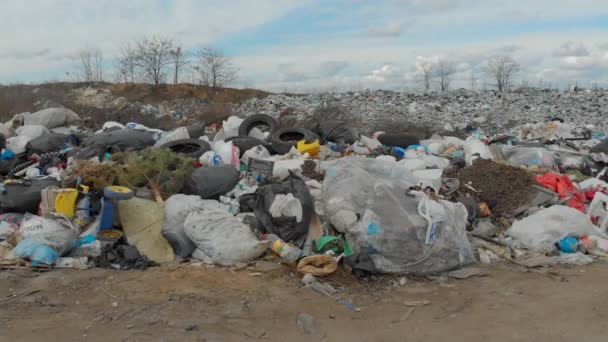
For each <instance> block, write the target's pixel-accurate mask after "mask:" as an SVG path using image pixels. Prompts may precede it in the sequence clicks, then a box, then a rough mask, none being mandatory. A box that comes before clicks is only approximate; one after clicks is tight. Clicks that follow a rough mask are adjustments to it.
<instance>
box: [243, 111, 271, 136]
mask: <svg viewBox="0 0 608 342" xmlns="http://www.w3.org/2000/svg"><path fill="white" fill-rule="evenodd" d="M261 125H264V126H268V132H269V134H268V138H267V140H268V139H270V137H272V135H273V134H274V132H275V131H276V130H277V129H278V128H279V123H278V122H277V120H276V119H275V118H273V117H272V116H270V115H266V114H254V115H252V116H248V117H246V118H245V120H243V122H242V123H241V125H240V126H239V136H240V137H248V136H249V132H251V130H252V129H253V128H254V127H257V126H261Z"/></svg>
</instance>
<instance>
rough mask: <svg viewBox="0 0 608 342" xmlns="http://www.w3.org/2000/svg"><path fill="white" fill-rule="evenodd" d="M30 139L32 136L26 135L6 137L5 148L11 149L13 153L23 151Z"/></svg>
mask: <svg viewBox="0 0 608 342" xmlns="http://www.w3.org/2000/svg"><path fill="white" fill-rule="evenodd" d="M30 140H32V138H30V137H26V136H19V137H12V138H8V139H6V148H7V149H9V150H11V151H13V152H14V153H15V154H21V153H24V152H25V147H26V146H27V143H28V142H30Z"/></svg>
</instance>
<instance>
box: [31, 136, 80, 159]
mask: <svg viewBox="0 0 608 342" xmlns="http://www.w3.org/2000/svg"><path fill="white" fill-rule="evenodd" d="M68 137H69V135H65V134H58V133H48V134H45V135H43V136H40V137H37V138H34V139H32V140H30V141H29V142H28V143H27V145H26V147H25V148H26V150H27V154H28V155H31V154H34V153H37V154H43V153H48V152H57V151H61V149H63V147H64V146H65V145H66V144H67V143H68V141H69V139H68Z"/></svg>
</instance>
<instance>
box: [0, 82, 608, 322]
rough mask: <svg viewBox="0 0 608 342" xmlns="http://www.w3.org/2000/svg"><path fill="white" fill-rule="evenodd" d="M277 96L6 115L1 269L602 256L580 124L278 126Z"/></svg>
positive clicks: (441, 270)
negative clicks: (132, 111)
mask: <svg viewBox="0 0 608 342" xmlns="http://www.w3.org/2000/svg"><path fill="white" fill-rule="evenodd" d="M377 95H378V93H376V94H372V93H367V94H354V93H353V94H350V95H344V96H346V97H349V99H347V100H345V99H342V98H337V99H336V97H335V96H334V100H338V101H341V102H342V103H345V102H350V101H351V100H352V99H353V98H354V99H355V100H357V99H359V98H361V97H365V96H367V97H369V96H377ZM465 95H466V94H460V96H461V97H462V100H460V99H459V100H458V101H460V102H462V103H467V101H470V100H469V99H468V97H465ZM588 95H589V94H586V93H583V94H574V95H564V96H573V97H576V96H578V97H585V96H588ZM332 96H333V95H332ZM383 96H384V98H383V99H382V101H385V102H386V101H387V100H386V97H387V96H388V97H389V98H392V97H394V98H395V100H398V99H399V96H402V95H399V94H398V93H395V94H392V93H383ZM412 96H413V95H412ZM453 96H459V95H458V92H455V93H454V95H453ZM487 96H493V95H487ZM521 96H524V95H521ZM589 96H590V95H589ZM287 99H288V97H287V96H285V95H272V96H269V97H267V98H266V99H264V100H257V99H255V100H250V101H249V102H246V103H245V104H243V105H242V106H241V108H240V114H239V116H231V117H229V118H227V119H226V120H223V122H221V123H219V124H218V125H210V126H207V125H205V124H203V123H200V124H191V125H184V126H182V127H178V128H175V129H173V130H170V131H165V130H160V129H156V128H151V127H146V126H144V125H142V124H139V123H135V122H125V123H118V122H106V123H105V124H103V126H102V127H101V129H99V130H96V131H94V130H89V129H85V128H82V126H80V123H81V119H80V116H79V115H78V114H77V113H75V112H73V111H71V110H69V109H66V108H59V107H58V108H47V109H44V110H41V111H39V112H35V113H31V114H30V113H24V114H18V115H16V116H15V117H14V118H13V119H12V120H10V121H9V122H7V123H5V124H3V125H2V137H3V139H0V140H1V141H3V142H5V143H4V145H3V146H2V153H1V155H0V174H1V175H2V176H3V181H2V183H1V184H0V246H2V248H0V251H2V255H0V259H1V261H0V269H3V270H10V269H13V268H17V267H19V268H22V267H24V266H25V267H27V268H30V269H33V270H38V271H49V270H52V269H53V268H54V267H57V266H58V265H61V267H66V266H67V267H70V266H72V267H74V268H78V269H82V268H90V267H100V268H110V269H116V270H128V269H139V270H145V269H146V268H148V267H155V266H157V265H162V264H164V263H172V262H197V263H202V264H208V265H216V266H220V267H234V266H236V265H241V264H243V263H250V262H254V261H256V260H258V259H260V258H262V257H274V258H276V259H277V260H280V262H281V263H283V264H284V265H285V267H293V270H294V271H295V272H297V273H298V274H299V275H300V276H301V277H303V278H305V284H308V285H307V286H311V285H310V284H319V283H318V282H319V281H322V279H323V278H324V277H329V276H331V275H332V274H334V273H336V272H338V271H344V272H348V273H350V274H352V275H353V276H355V277H356V278H357V279H365V278H367V277H370V276H372V275H377V274H390V275H413V276H432V275H439V274H449V272H453V271H455V270H460V269H463V268H465V267H467V266H470V265H474V264H485V265H493V264H497V263H507V264H515V265H518V266H523V267H530V268H534V267H540V266H546V265H555V264H570V265H585V264H589V263H593V262H597V261H602V260H603V261H605V260H607V258H608V231H607V229H608V207H607V204H608V171H607V170H608V135H607V134H606V131H604V130H605V129H606V128H607V127H606V126H605V125H604V123H603V122H601V120H599V119H597V118H596V117H590V122H589V123H581V122H579V121H580V120H579V121H577V122H576V123H573V122H571V121H570V120H569V119H570V118H571V116H558V115H557V114H558V113H546V112H545V114H555V116H553V117H549V118H545V119H544V120H537V121H534V122H525V123H520V124H513V123H511V124H509V125H505V123H506V122H505V120H503V118H502V117H500V116H496V117H497V118H498V117H500V120H498V121H496V120H495V121H493V122H491V123H490V122H488V120H486V119H487V118H489V117H490V116H491V115H494V114H495V113H492V108H490V107H488V108H484V109H483V111H484V112H486V113H487V118H486V117H484V120H475V119H473V120H472V121H471V122H467V124H466V125H462V124H456V125H451V124H449V123H447V124H445V123H446V121H444V122H443V123H444V125H443V126H442V127H438V125H437V124H435V125H431V126H426V127H425V128H424V129H422V128H421V129H418V130H415V129H413V128H414V127H417V126H416V125H420V124H421V121H417V120H412V121H411V122H410V123H409V126H408V129H403V130H402V131H399V129H393V130H392V131H391V132H386V131H372V129H370V127H373V123H372V122H373V121H374V120H375V119H374V120H372V121H370V126H369V127H367V129H366V128H362V127H360V126H359V125H358V124H357V121H356V120H353V121H349V120H343V119H342V118H341V117H340V116H341V115H342V116H343V115H345V114H344V113H342V114H340V115H338V113H336V115H335V116H333V117H332V116H331V115H330V114H331V113H325V114H324V115H322V116H319V115H316V114H315V113H313V112H310V111H307V110H302V111H300V112H299V113H300V114H298V115H300V116H306V120H305V121H304V122H306V123H307V124H302V121H300V124H298V125H289V124H288V123H287V121H286V120H282V115H283V114H284V113H283V112H284V110H283V108H282V106H283V104H282V102H281V101H283V102H285V101H287ZM311 99H313V97H312V96H310V97H305V98H301V99H300V100H298V101H301V102H302V103H304V102H306V101H312V100H311ZM320 101H324V99H321V100H320ZM357 101H358V100H357ZM361 101H362V100H361ZM458 101H457V102H458ZM388 102H389V103H390V101H388ZM437 106H440V105H439V104H438V105H437ZM437 106H435V109H434V111H431V112H429V116H428V117H427V119H428V118H431V119H433V115H435V114H436V113H437V112H438V111H440V110H438V109H437V108H436V107H437ZM296 107H297V106H296ZM606 108H607V107H606V106H604V107H603V109H602V110H604V111H605V110H606ZM408 110H410V111H412V110H414V109H413V107H412V106H410V107H409V109H408ZM421 112H422V110H421ZM448 112H449V110H448ZM282 113H283V114H282ZM434 113H435V114H434ZM389 114H390V113H389ZM598 115H605V114H598ZM300 119H302V118H300ZM376 119H378V120H379V118H376ZM459 122H460V123H462V122H465V121H464V120H460V121H459ZM490 125H491V126H490ZM429 127H431V128H432V131H429ZM433 127H434V128H433ZM83 272H86V271H83ZM316 278H318V279H316ZM319 286H321V285H319ZM312 288H314V286H312ZM317 291H318V292H321V293H326V291H320V290H317ZM332 296H333V297H335V295H332ZM345 305H346V306H347V307H348V308H350V309H352V310H355V309H356V307H355V306H354V304H352V303H346V304H345Z"/></svg>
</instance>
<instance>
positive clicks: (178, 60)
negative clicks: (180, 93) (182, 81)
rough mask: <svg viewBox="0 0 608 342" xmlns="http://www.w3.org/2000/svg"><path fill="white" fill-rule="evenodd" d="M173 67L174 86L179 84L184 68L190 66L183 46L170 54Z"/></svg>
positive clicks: (174, 49)
mask: <svg viewBox="0 0 608 342" xmlns="http://www.w3.org/2000/svg"><path fill="white" fill-rule="evenodd" d="M169 56H170V59H171V65H172V66H173V84H177V83H179V73H180V71H181V70H182V67H184V66H186V65H187V64H188V60H187V56H186V55H185V53H184V51H183V50H182V47H181V46H176V47H175V48H173V49H172V50H171V51H170V52H169Z"/></svg>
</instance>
